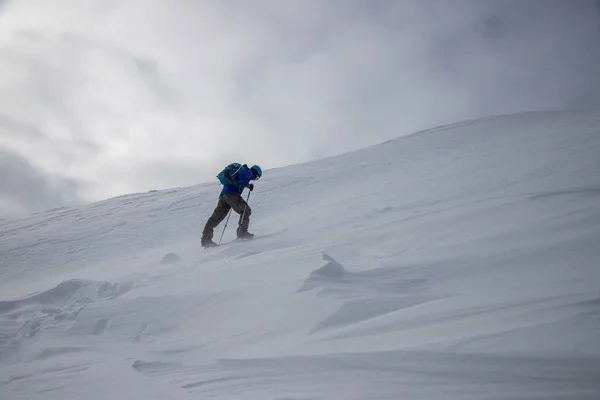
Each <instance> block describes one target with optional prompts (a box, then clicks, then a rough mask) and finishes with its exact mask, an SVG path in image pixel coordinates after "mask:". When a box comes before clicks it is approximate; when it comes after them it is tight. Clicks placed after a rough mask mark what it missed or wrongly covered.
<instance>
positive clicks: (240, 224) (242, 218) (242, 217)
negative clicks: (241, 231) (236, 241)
mask: <svg viewBox="0 0 600 400" xmlns="http://www.w3.org/2000/svg"><path fill="white" fill-rule="evenodd" d="M250 193H252V192H250V191H249V192H248V197H247V198H246V205H245V206H244V212H243V213H242V216H241V217H240V222H238V228H239V227H240V226H242V221H243V220H244V217H245V216H246V208H247V207H248V202H249V201H250Z"/></svg>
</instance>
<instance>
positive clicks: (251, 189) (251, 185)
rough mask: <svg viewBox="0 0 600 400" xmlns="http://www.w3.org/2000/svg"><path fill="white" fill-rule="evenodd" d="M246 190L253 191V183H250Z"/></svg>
mask: <svg viewBox="0 0 600 400" xmlns="http://www.w3.org/2000/svg"><path fill="white" fill-rule="evenodd" d="M248 189H250V191H253V190H254V183H251V184H249V185H248Z"/></svg>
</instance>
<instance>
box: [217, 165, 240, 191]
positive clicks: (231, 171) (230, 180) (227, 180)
mask: <svg viewBox="0 0 600 400" xmlns="http://www.w3.org/2000/svg"><path fill="white" fill-rule="evenodd" d="M240 169H242V164H240V163H231V164H229V165H228V166H226V167H225V168H224V169H223V171H221V172H220V173H219V175H217V178H218V179H219V182H221V183H222V184H223V185H233V186H238V183H237V182H236V179H235V176H236V175H237V173H238V172H240Z"/></svg>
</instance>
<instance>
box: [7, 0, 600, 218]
mask: <svg viewBox="0 0 600 400" xmlns="http://www.w3.org/2000/svg"><path fill="white" fill-rule="evenodd" d="M1 4H3V5H4V6H3V7H0V91H1V92H2V94H3V95H2V96H1V97H0V110H1V111H0V146H1V147H2V148H3V149H4V151H3V153H2V157H13V158H14V159H24V160H26V161H27V163H28V164H29V165H31V168H33V169H34V170H36V171H41V172H40V173H41V174H42V175H43V176H45V177H48V179H55V180H59V181H60V180H61V179H67V180H68V181H71V182H81V184H80V185H77V190H75V191H74V192H73V193H76V194H77V196H78V198H79V199H80V200H81V201H91V200H96V199H101V198H105V197H108V196H113V195H118V194H123V193H128V192H134V191H143V190H149V189H156V188H165V187H173V186H179V185H190V184H194V183H198V182H202V181H205V180H210V179H213V178H214V175H215V174H216V173H217V172H218V170H220V168H221V167H222V166H223V164H224V163H227V162H230V161H239V162H247V163H258V164H261V165H263V166H264V167H265V168H268V167H274V166H280V165H286V164H290V163H296V162H300V161H306V160H311V159H314V158H320V157H324V156H329V155H333V154H337V153H340V152H344V151H348V150H352V149H356V148H360V147H364V146H367V145H370V144H375V143H378V142H381V141H383V140H387V139H391V138H394V137H397V136H400V135H403V134H406V133H411V132H414V131H416V130H419V129H424V128H428V127H432V126H435V125H438V124H442V123H448V122H454V121H458V120H461V119H466V118H473V117H480V116H485V115H492V114H499V113H509V112H519V111H528V110H547V109H572V108H591V107H599V106H600V77H599V75H598V73H597V65H598V63H599V61H600V46H598V45H597V43H598V39H599V38H600V12H599V8H598V2H596V1H584V0H580V1H579V0H578V1H574V0H564V1H557V0H529V1H521V2H498V1H492V0H472V1H466V0H455V1H452V2H450V1H439V0H438V1H434V0H415V1H402V2H399V1H393V0H383V1H378V2H372V1H367V0H364V1H355V0H343V1H342V0H326V1H320V0H305V1H285V2H283V1H281V2H277V1H267V0H253V1H233V0H226V1H219V2H216V1H215V2H197V1H192V0H184V1H178V2H171V1H167V0H160V1H159V0H144V1H142V0H103V1H92V0H71V1H67V0H46V1H44V2H42V3H36V4H35V5H34V4H33V3H29V2H16V1H14V2H10V1H8V2H6V1H5V2H4V3H1ZM0 164H1V165H2V168H7V166H11V165H14V164H13V162H3V163H0ZM3 173H4V174H6V173H7V172H6V171H5V172H3ZM11 173H12V170H9V171H8V174H11ZM3 184H4V183H3ZM43 187H44V186H43V185H42V186H40V190H42V189H41V188H43ZM0 189H2V193H8V194H5V196H12V194H11V193H12V192H11V190H14V189H11V190H8V189H10V188H8V189H7V188H6V187H2V188H0ZM27 193H29V192H27ZM30 193H31V194H32V195H35V193H34V191H32V192H30ZM14 196H17V194H14ZM69 196H71V195H69ZM52 203H54V201H53V202H52ZM37 206H39V205H36V203H31V209H34V208H35V207H37Z"/></svg>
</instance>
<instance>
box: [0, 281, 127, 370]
mask: <svg viewBox="0 0 600 400" xmlns="http://www.w3.org/2000/svg"><path fill="white" fill-rule="evenodd" d="M131 287H132V285H131V284H130V283H128V284H119V283H117V282H95V281H87V280H82V279H71V280H68V281H64V282H61V283H60V284H58V285H57V286H55V287H53V288H52V289H48V290H46V291H43V292H41V293H38V294H35V295H31V296H29V297H25V298H22V299H18V300H7V301H0V360H1V359H2V358H3V357H5V356H8V355H10V353H11V351H14V350H18V349H19V348H20V347H21V346H22V345H26V344H27V343H28V342H30V341H32V340H36V339H38V338H40V337H42V336H43V335H45V334H47V333H53V332H55V331H66V330H69V329H70V328H71V327H73V325H74V324H75V323H76V321H77V318H78V316H79V314H80V313H81V312H82V311H83V310H84V309H85V308H86V307H89V306H90V305H92V304H94V303H96V302H98V301H107V300H112V299H116V298H118V297H120V296H122V295H123V294H125V293H127V292H128V291H129V290H130V289H131ZM109 325H110V318H103V319H100V320H98V321H97V322H96V323H95V325H94V327H93V329H92V330H91V333H92V334H95V335H99V334H102V333H104V332H105V331H106V330H107V329H108V328H109ZM64 351H67V350H64ZM56 352H58V353H60V352H62V350H60V349H59V350H46V351H42V352H41V353H40V355H39V356H40V357H48V356H50V355H52V354H53V353H56Z"/></svg>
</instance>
